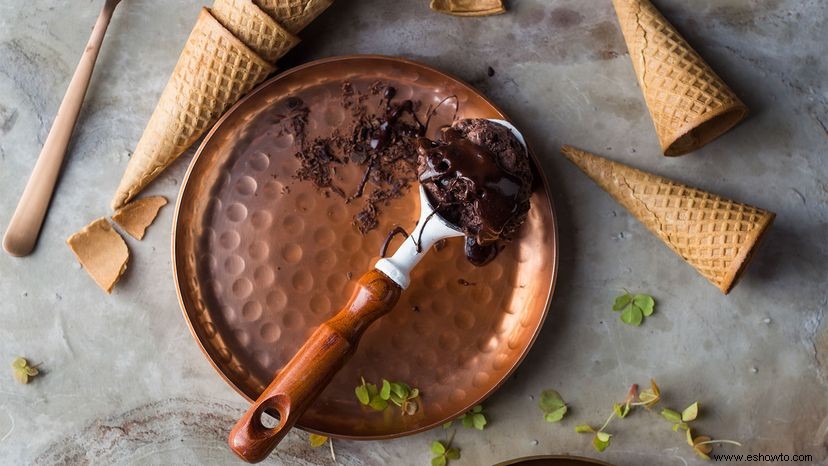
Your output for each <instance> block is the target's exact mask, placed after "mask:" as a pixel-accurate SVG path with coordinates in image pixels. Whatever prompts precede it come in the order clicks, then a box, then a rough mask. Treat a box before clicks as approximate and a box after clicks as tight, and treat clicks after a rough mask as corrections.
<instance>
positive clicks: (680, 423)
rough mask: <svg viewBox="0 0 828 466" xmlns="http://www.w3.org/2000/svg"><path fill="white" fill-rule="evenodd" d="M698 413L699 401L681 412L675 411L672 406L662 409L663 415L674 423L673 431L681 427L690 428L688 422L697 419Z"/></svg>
mask: <svg viewBox="0 0 828 466" xmlns="http://www.w3.org/2000/svg"><path fill="white" fill-rule="evenodd" d="M698 415H699V402H698V401H697V402H695V403H693V404H691V405H690V406H688V407H687V408H685V409H684V411H682V412H681V413H679V412H678V411H673V410H672V409H670V408H664V409H662V410H661V417H663V418H664V419H667V420H668V421H670V422H672V423H673V432H678V430H679V429H683V430H690V426H689V425H688V424H687V423H688V422H690V421H695V420H696V418H697V417H698Z"/></svg>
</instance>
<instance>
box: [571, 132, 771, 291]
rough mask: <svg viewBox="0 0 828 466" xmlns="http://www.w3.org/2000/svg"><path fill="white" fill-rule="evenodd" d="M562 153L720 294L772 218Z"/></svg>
mask: <svg viewBox="0 0 828 466" xmlns="http://www.w3.org/2000/svg"><path fill="white" fill-rule="evenodd" d="M561 152H563V154H564V156H566V158H568V159H569V160H570V161H571V162H572V163H574V164H575V165H577V166H578V168H580V169H581V170H582V171H583V172H584V173H586V174H587V175H589V177H590V178H592V179H593V180H594V181H595V182H596V183H598V185H599V186H601V187H602V188H603V189H604V190H605V191H606V192H608V193H609V194H610V195H611V196H612V197H613V198H614V199H615V200H616V201H618V202H619V203H620V204H621V205H623V206H624V207H625V208H627V210H629V211H630V212H632V214H633V215H635V217H636V218H637V219H638V220H639V221H641V223H643V224H644V226H646V227H647V229H648V230H650V231H651V232H652V233H653V234H655V235H656V236H658V237H659V238H660V239H661V240H662V241H664V243H665V244H667V246H669V247H670V249H672V250H673V251H674V252H675V253H676V254H678V255H679V256H681V257H682V258H683V259H684V260H685V261H687V263H689V264H690V265H692V266H693V267H694V268H695V269H696V270H697V271H698V272H699V273H700V274H702V275H703V276H704V277H705V278H707V279H708V280H710V282H711V283H713V284H714V285H716V287H718V288H719V289H720V290H721V291H722V292H723V293H725V294H727V293H728V292H730V290H731V289H732V288H733V285H734V284H735V283H736V281H737V279H738V278H739V276H740V275H741V273H742V272H743V271H744V269H745V267H746V266H747V264H748V262H749V260H750V257H751V255H752V253H753V250H754V249H755V247H756V245H757V244H758V243H759V241H760V240H761V238H762V236H763V235H764V233H765V232H766V231H767V230H768V227H770V225H771V223H772V222H773V219H774V217H775V216H776V215H775V214H774V213H772V212H767V211H764V210H762V209H757V208H756V207H751V206H749V205H745V204H740V203H738V202H734V201H731V200H728V199H725V198H722V197H719V196H717V195H715V194H710V193H707V192H704V191H701V190H698V189H695V188H691V187H688V186H684V185H682V184H679V183H676V182H674V181H671V180H668V179H666V178H662V177H660V176H656V175H653V174H650V173H646V172H643V171H641V170H637V169H635V168H632V167H630V166H627V165H623V164H621V163H618V162H613V161H611V160H608V159H605V158H603V157H599V156H597V155H593V154H590V153H588V152H584V151H581V150H578V149H575V148H574V147H570V146H564V147H563V148H562V150H561Z"/></svg>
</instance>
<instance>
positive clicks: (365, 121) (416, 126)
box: [295, 81, 426, 234]
mask: <svg viewBox="0 0 828 466" xmlns="http://www.w3.org/2000/svg"><path fill="white" fill-rule="evenodd" d="M340 91H341V99H342V100H341V102H342V107H343V109H345V110H350V113H351V115H352V117H353V123H351V124H350V125H349V126H345V127H343V128H338V129H336V130H334V132H333V133H332V134H331V135H330V136H328V137H323V138H317V139H315V140H313V141H306V140H305V137H304V135H302V136H301V137H299V136H297V137H296V140H297V141H299V143H300V144H299V147H300V150H299V151H298V152H296V154H295V157H296V158H297V159H298V160H299V162H300V164H301V166H300V168H299V169H298V170H297V172H296V174H295V176H296V178H297V179H299V180H302V181H310V182H312V183H313V184H314V185H315V186H316V187H317V188H318V189H320V191H322V190H325V189H329V190H330V191H332V192H334V193H336V194H338V195H339V196H341V197H342V198H343V199H345V202H346V203H351V202H354V201H356V200H357V199H361V200H362V207H361V210H360V211H359V212H357V213H356V214H355V215H354V217H353V220H352V223H353V224H354V226H355V227H356V228H357V230H359V232H360V233H362V234H366V233H368V232H369V231H371V230H373V229H374V228H376V227H377V225H379V221H378V216H379V215H380V211H381V209H382V207H383V206H384V205H386V204H387V203H388V202H389V201H391V200H393V199H396V198H399V197H402V196H403V195H405V194H406V193H407V192H408V190H409V189H410V187H411V184H412V183H413V182H415V181H416V180H417V149H416V145H415V144H414V141H415V140H416V138H417V137H420V136H422V135H423V134H425V130H426V125H424V124H423V123H421V122H420V120H419V118H418V117H417V111H418V109H419V108H420V102H418V101H417V102H415V101H412V100H402V101H394V100H393V99H394V96H395V95H396V89H395V88H393V87H392V86H389V85H388V84H386V83H385V82H383V81H375V82H373V83H371V85H370V86H368V89H367V91H366V92H361V91H360V90H358V89H357V88H356V87H355V86H354V85H353V84H352V83H351V82H349V81H346V82H343V83H342V86H341V87H340ZM369 102H374V103H376V105H377V109H376V110H374V109H373V104H370V105H369ZM369 107H371V108H369ZM295 112H299V107H296V109H295ZM301 129H302V131H304V126H302V127H301ZM346 164H355V165H357V166H360V167H361V168H362V169H363V170H364V172H363V176H362V179H361V181H360V182H359V184H358V185H357V186H354V187H351V186H348V187H345V186H340V185H338V184H337V182H336V181H335V179H334V175H335V174H336V170H337V167H338V166H343V165H346ZM346 191H347V192H350V193H352V194H346Z"/></svg>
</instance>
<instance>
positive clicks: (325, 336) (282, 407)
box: [228, 270, 402, 463]
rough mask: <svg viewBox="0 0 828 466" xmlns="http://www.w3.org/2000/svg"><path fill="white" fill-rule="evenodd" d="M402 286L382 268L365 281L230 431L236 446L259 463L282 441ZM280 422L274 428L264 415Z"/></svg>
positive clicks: (360, 282)
mask: <svg viewBox="0 0 828 466" xmlns="http://www.w3.org/2000/svg"><path fill="white" fill-rule="evenodd" d="M401 292H402V288H400V286H399V285H397V284H396V283H395V282H394V281H392V280H391V279H390V278H388V277H387V276H385V275H384V274H382V273H380V272H378V271H377V270H372V271H370V272H368V273H366V274H365V275H363V276H362V277H360V279H359V282H358V283H357V287H356V289H355V290H354V294H353V295H352V296H351V299H350V300H349V301H348V303H347V304H346V305H345V307H344V308H343V309H342V310H341V311H339V313H337V314H336V315H335V316H334V317H332V318H331V319H330V320H328V321H327V322H324V323H323V324H322V325H320V326H319V327H318V328H317V329H316V331H314V332H313V334H312V335H311V336H310V338H308V340H307V341H306V342H305V344H304V345H302V347H301V348H300V349H299V351H298V352H297V353H296V355H294V356H293V358H292V359H291V360H290V362H288V363H287V364H286V365H285V367H283V368H282V370H280V371H279V373H278V374H277V375H276V378H275V379H273V382H271V383H270V385H269V386H268V387H267V388H266V389H265V390H264V392H262V394H261V396H259V399H258V400H256V401H255V402H254V403H253V406H251V407H250V409H248V410H247V412H246V413H245V414H244V416H243V417H242V418H241V419H240V420H239V421H238V422H237V423H236V425H235V427H233V430H232V431H231V432H230V436H229V438H228V442H229V443H230V448H232V449H233V451H234V452H236V454H237V455H239V456H240V457H241V458H242V459H244V460H245V461H248V462H251V463H257V462H259V461H261V460H263V459H265V458H266V457H267V455H269V454H270V452H271V451H273V449H274V448H276V446H277V445H278V444H279V442H281V441H282V439H283V438H284V437H285V435H287V433H288V432H289V431H290V429H291V428H292V427H293V425H294V424H295V423H296V421H297V420H299V418H301V417H302V414H304V412H305V410H307V409H308V407H310V405H311V404H312V403H313V401H314V400H315V399H316V397H317V396H319V394H320V393H322V390H324V389H325V387H327V386H328V383H330V381H331V379H333V377H334V375H336V373H337V372H339V369H341V368H342V366H344V365H345V363H346V362H348V360H349V359H350V358H351V356H352V355H353V354H354V351H356V348H357V344H359V339H360V337H361V336H362V333H363V332H364V331H365V329H366V328H367V327H368V326H369V325H371V323H372V322H374V321H375V320H377V319H379V318H380V317H382V316H383V315H385V314H386V313H387V312H388V311H390V310H391V309H392V308H393V307H394V305H395V304H397V300H398V299H399V298H400V293H401ZM263 414H268V415H270V416H272V417H274V418H276V421H277V423H276V425H274V426H269V425H267V424H266V423H265V422H264V421H263V419H262V417H263V416H262V415H263Z"/></svg>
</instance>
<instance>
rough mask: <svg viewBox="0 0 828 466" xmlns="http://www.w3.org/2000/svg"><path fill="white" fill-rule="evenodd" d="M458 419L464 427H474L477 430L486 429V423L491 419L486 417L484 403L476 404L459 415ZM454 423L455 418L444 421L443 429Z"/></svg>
mask: <svg viewBox="0 0 828 466" xmlns="http://www.w3.org/2000/svg"><path fill="white" fill-rule="evenodd" d="M457 420H458V421H460V422H461V423H462V424H463V427H465V428H467V429H472V428H474V429H477V430H483V429H485V428H486V424H488V423H489V420H488V419H487V418H486V413H485V411H484V408H483V405H475V406H474V407H473V408H472V409H470V410H468V411H466V412H465V413H463V415H462V416H460V417H458V418H457ZM452 425H454V420H451V421H448V422H445V423H443V429H450V428H451V426H452Z"/></svg>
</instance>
